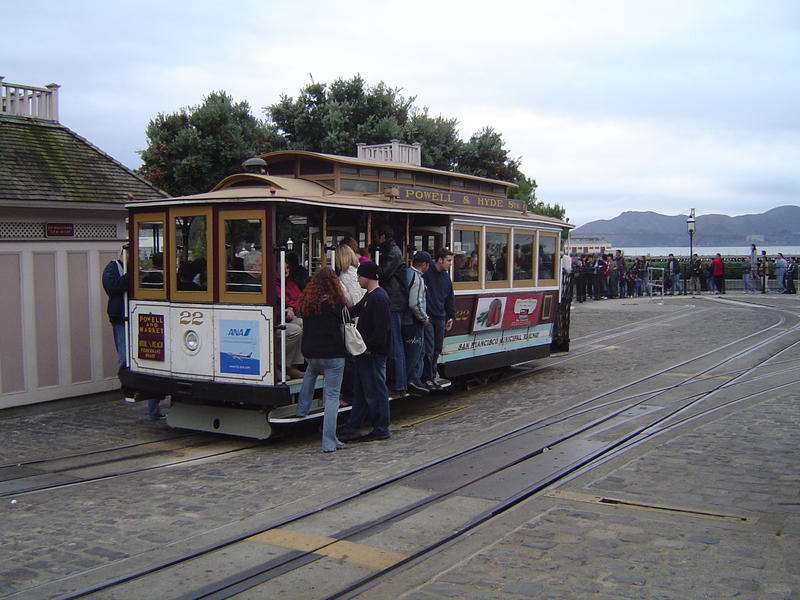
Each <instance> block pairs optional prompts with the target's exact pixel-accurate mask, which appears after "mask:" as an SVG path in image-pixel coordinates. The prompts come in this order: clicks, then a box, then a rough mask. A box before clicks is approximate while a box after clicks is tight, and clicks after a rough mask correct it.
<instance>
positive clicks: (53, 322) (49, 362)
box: [33, 252, 58, 387]
mask: <svg viewBox="0 0 800 600" xmlns="http://www.w3.org/2000/svg"><path fill="white" fill-rule="evenodd" d="M33 299H34V315H35V317H34V318H35V320H36V365H37V371H38V374H39V375H38V377H39V381H38V382H37V385H38V387H46V386H51V385H58V313H57V306H56V300H57V299H56V255H55V253H54V252H43V253H38V252H37V253H35V254H34V255H33Z"/></svg>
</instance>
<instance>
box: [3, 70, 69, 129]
mask: <svg viewBox="0 0 800 600" xmlns="http://www.w3.org/2000/svg"><path fill="white" fill-rule="evenodd" d="M3 79H4V78H3V77H0V113H3V114H7V115H16V116H20V117H31V118H33V119H44V120H47V121H58V88H59V87H61V86H60V85H57V84H55V83H50V84H48V85H47V86H46V87H43V88H41V87H34V86H32V85H19V84H17V83H5V82H4V81H3Z"/></svg>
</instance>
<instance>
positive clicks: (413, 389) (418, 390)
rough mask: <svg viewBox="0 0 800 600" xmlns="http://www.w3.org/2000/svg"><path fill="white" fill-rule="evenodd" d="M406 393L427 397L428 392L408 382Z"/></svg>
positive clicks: (416, 384) (426, 389)
mask: <svg viewBox="0 0 800 600" xmlns="http://www.w3.org/2000/svg"><path fill="white" fill-rule="evenodd" d="M408 391H409V393H411V394H412V395H414V396H427V395H428V393H429V392H430V390H429V389H428V388H426V387H425V386H422V385H419V384H418V383H414V382H413V381H409V382H408Z"/></svg>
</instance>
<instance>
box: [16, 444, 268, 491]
mask: <svg viewBox="0 0 800 600" xmlns="http://www.w3.org/2000/svg"><path fill="white" fill-rule="evenodd" d="M187 438H189V439H188V440H187ZM186 441H189V442H190V443H185V442H186ZM178 442H182V443H178ZM248 442H250V443H244V444H243V443H242V440H240V439H226V438H213V437H209V436H207V435H198V434H188V435H177V436H172V437H168V438H164V439H161V440H155V441H153V440H151V441H145V442H137V443H132V444H125V445H121V446H117V447H114V448H105V449H101V450H92V451H89V452H85V453H74V454H70V455H66V456H62V457H50V458H44V459H35V460H30V461H23V462H18V463H13V464H9V465H3V466H0V498H6V497H11V496H13V497H15V498H16V497H21V496H24V495H27V494H34V493H42V492H48V491H52V490H55V489H59V488H64V487H71V486H76V485H86V484H89V483H95V482H99V481H104V480H107V479H113V478H115V477H121V476H124V475H135V474H138V473H144V472H147V471H152V470H154V469H165V468H170V467H176V466H179V465H186V464H190V463H194V462H200V461H205V460H209V459H213V458H217V457H227V456H230V455H233V454H236V453H240V452H244V451H248V450H253V449H256V448H259V447H260V446H261V445H262V444H261V443H260V442H256V443H252V441H250V440H249V441H248Z"/></svg>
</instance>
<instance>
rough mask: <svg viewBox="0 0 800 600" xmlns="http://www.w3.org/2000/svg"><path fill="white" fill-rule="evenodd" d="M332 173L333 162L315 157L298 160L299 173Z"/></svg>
mask: <svg viewBox="0 0 800 600" xmlns="http://www.w3.org/2000/svg"><path fill="white" fill-rule="evenodd" d="M326 173H333V163H331V162H329V161H327V160H319V159H316V158H304V159H303V160H301V161H300V175H319V174H326Z"/></svg>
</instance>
